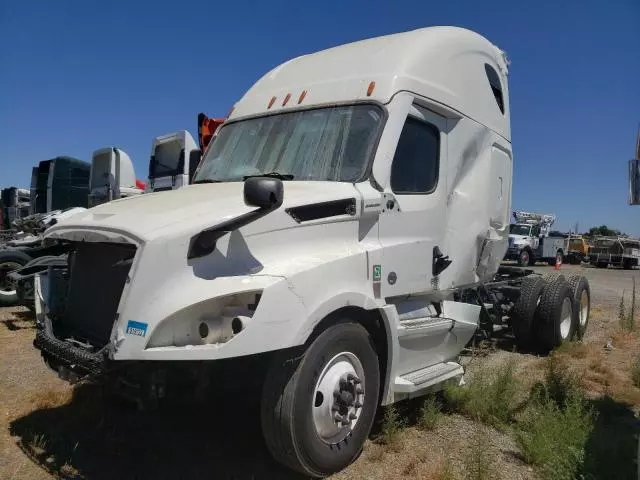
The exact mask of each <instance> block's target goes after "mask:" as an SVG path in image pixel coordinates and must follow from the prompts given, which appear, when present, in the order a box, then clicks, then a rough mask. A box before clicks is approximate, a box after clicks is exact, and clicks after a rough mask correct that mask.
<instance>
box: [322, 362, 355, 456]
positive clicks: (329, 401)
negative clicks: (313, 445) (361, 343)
mask: <svg viewBox="0 0 640 480" xmlns="http://www.w3.org/2000/svg"><path fill="white" fill-rule="evenodd" d="M364 395H365V384H364V368H363V367H362V363H361V362H360V360H359V359H358V357H356V356H355V355H354V354H353V353H351V352H342V353H339V354H337V355H336V356H334V357H333V358H332V359H331V360H330V361H329V362H328V363H327V364H326V366H325V367H324V369H323V370H322V373H320V376H319V377H318V381H317V383H316V387H315V389H314V391H313V397H312V398H311V411H312V414H313V424H314V427H315V429H316V433H317V434H318V436H319V437H320V438H321V439H322V440H323V441H325V442H326V443H337V442H339V441H341V440H343V439H344V438H346V437H347V435H349V433H350V432H351V430H353V429H354V428H355V426H356V424H357V423H358V419H359V417H360V414H361V412H362V406H363V404H364Z"/></svg>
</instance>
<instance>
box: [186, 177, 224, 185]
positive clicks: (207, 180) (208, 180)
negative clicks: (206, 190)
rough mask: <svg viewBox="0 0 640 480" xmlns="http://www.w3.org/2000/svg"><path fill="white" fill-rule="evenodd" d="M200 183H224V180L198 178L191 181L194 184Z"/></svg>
mask: <svg viewBox="0 0 640 480" xmlns="http://www.w3.org/2000/svg"><path fill="white" fill-rule="evenodd" d="M199 183H222V180H212V179H210V178H203V179H202V180H196V181H195V182H191V184H192V185H197V184H199Z"/></svg>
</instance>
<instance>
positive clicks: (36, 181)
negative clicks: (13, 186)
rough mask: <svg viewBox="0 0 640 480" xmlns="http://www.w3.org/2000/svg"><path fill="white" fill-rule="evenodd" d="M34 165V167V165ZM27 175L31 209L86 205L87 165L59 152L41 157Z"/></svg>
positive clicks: (33, 211) (43, 211)
mask: <svg viewBox="0 0 640 480" xmlns="http://www.w3.org/2000/svg"><path fill="white" fill-rule="evenodd" d="M35 168H37V170H36V169H35ZM35 168H34V170H33V172H32V177H31V182H32V183H31V205H32V207H33V208H32V212H31V213H47V212H52V211H54V210H63V209H65V208H70V207H83V208H87V206H88V195H89V175H90V173H91V165H90V164H89V163H87V162H83V161H82V160H78V159H76V158H72V157H67V156H59V157H55V158H53V159H51V160H43V161H41V162H40V163H39V164H38V166H37V167H35Z"/></svg>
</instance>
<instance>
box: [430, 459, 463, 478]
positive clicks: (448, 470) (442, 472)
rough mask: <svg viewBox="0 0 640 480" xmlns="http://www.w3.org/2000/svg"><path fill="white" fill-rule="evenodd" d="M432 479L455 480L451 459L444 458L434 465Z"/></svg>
mask: <svg viewBox="0 0 640 480" xmlns="http://www.w3.org/2000/svg"><path fill="white" fill-rule="evenodd" d="M428 478H432V479H433V480H457V476H456V474H455V472H454V470H453V466H452V465H451V460H449V459H445V460H443V461H442V462H440V464H439V465H438V466H437V467H436V469H435V470H434V471H433V473H432V475H431V477H428Z"/></svg>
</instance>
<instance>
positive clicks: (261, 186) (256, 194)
mask: <svg viewBox="0 0 640 480" xmlns="http://www.w3.org/2000/svg"><path fill="white" fill-rule="evenodd" d="M283 199H284V188H283V186H282V180H280V179H279V178H267V177H251V178H247V179H246V180H245V181H244V203H246V204H247V205H250V206H252V207H258V208H260V209H261V210H275V209H276V208H278V207H279V206H280V205H282V201H283Z"/></svg>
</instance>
